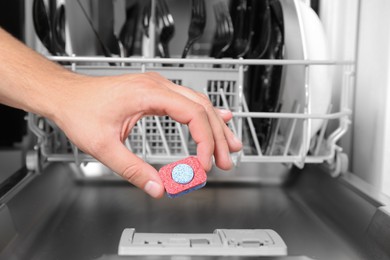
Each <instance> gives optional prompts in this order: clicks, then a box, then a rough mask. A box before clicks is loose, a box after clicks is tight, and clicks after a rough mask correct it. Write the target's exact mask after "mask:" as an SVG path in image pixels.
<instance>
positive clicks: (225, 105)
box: [206, 88, 238, 136]
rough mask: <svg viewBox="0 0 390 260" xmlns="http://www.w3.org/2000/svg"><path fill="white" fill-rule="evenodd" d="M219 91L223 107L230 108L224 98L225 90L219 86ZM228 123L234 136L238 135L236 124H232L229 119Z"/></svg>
mask: <svg viewBox="0 0 390 260" xmlns="http://www.w3.org/2000/svg"><path fill="white" fill-rule="evenodd" d="M219 93H220V94H221V98H222V104H223V108H225V109H227V110H230V108H229V103H228V101H227V99H226V95H225V91H224V90H223V89H222V88H220V89H219ZM206 95H207V93H206ZM228 124H229V125H230V126H231V128H232V131H233V133H234V135H235V136H238V135H237V129H236V126H235V125H234V123H233V122H232V120H230V121H229V122H228Z"/></svg>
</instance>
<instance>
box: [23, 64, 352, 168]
mask: <svg viewBox="0 0 390 260" xmlns="http://www.w3.org/2000/svg"><path fill="white" fill-rule="evenodd" d="M51 59H52V60H54V61H64V62H69V63H70V64H71V65H70V66H69V69H71V70H72V71H74V72H77V73H82V74H87V75H91V76H109V75H119V74H124V73H143V72H148V71H154V72H157V73H160V74H161V75H162V76H164V77H166V78H168V79H170V80H171V81H173V82H174V83H176V84H180V85H183V86H186V87H189V88H192V89H194V90H196V91H199V92H202V93H204V94H206V95H207V96H208V97H209V99H210V101H211V102H212V104H213V105H214V106H215V107H217V108H223V109H229V110H231V111H232V112H233V119H232V120H231V121H230V122H228V126H229V127H230V128H231V129H232V131H233V132H234V134H235V135H236V136H237V137H238V138H240V139H241V140H242V142H243V144H244V148H243V150H242V151H240V152H238V153H235V154H233V155H232V157H233V162H234V163H235V165H239V164H240V163H247V162H251V163H265V162H270V163H288V164H294V165H296V166H298V167H303V166H304V164H305V163H323V162H328V163H333V164H334V165H336V166H335V167H334V170H333V171H332V174H333V175H338V174H340V172H342V171H343V168H345V166H346V164H347V158H346V156H345V155H343V154H342V153H341V150H342V149H341V148H340V147H339V146H338V145H337V142H338V140H339V139H340V138H341V137H342V136H343V135H344V134H345V133H346V131H347V130H348V125H349V121H350V120H349V117H350V115H351V110H350V109H349V108H348V104H349V100H348V97H349V92H350V88H351V86H352V84H353V63H352V62H348V61H307V60H305V61H304V60H244V59H239V60H236V59H160V58H150V59H149V58H134V57H133V58H99V57H74V56H73V57H51ZM108 63H117V65H119V66H108ZM165 64H172V65H171V66H165ZM179 64H185V66H184V67H179V66H178V65H179ZM265 65H280V66H283V68H284V70H286V71H288V68H289V67H290V66H291V67H294V66H295V67H296V66H300V67H302V68H303V70H302V71H304V75H303V77H304V84H303V85H302V86H290V85H289V82H287V81H284V82H283V81H282V84H283V87H282V89H286V88H290V87H295V88H297V87H298V88H299V89H300V91H302V96H303V99H301V100H290V101H291V102H290V103H291V104H292V107H283V101H282V102H281V104H282V109H280V110H279V111H280V112H255V111H251V110H250V109H249V107H248V104H247V101H246V95H247V92H246V89H247V88H248V84H247V82H246V74H247V71H248V68H249V67H250V66H265ZM316 66H333V67H340V68H341V69H342V71H343V80H342V82H343V83H342V85H341V86H340V91H341V98H340V104H339V106H337V107H338V110H337V111H332V105H331V104H330V103H329V105H328V108H327V110H326V111H324V112H323V113H313V112H312V111H311V109H310V104H311V103H312V102H313V100H312V98H313V97H312V95H310V93H313V91H315V90H313V89H312V86H311V85H310V82H309V81H310V77H309V74H310V73H311V69H312V68H313V67H316ZM283 75H284V77H286V76H285V73H284V74H283ZM329 87H331V86H329ZM284 98H286V97H284ZM257 119H269V120H270V122H272V128H271V129H272V133H271V135H270V136H271V137H270V140H269V142H268V143H266V144H265V143H262V142H260V141H259V136H258V134H259V130H258V129H256V127H255V125H254V122H253V121H254V120H257ZM333 120H334V121H335V122H337V123H336V125H337V127H334V129H330V130H329V128H328V122H329V121H333ZM316 121H317V123H318V124H317V125H320V127H319V128H318V130H317V129H316V130H313V122H316ZM28 126H29V129H30V130H31V131H32V132H33V133H34V134H35V135H36V136H37V144H36V146H35V151H34V152H33V153H30V155H29V156H28V158H27V165H28V168H30V169H34V170H39V169H41V168H42V167H44V166H45V164H46V163H49V162H55V161H62V162H75V163H76V164H77V165H80V164H85V163H89V162H94V161H96V160H95V159H94V158H92V157H91V156H89V155H87V154H85V153H83V152H81V151H80V150H79V149H78V148H77V147H76V146H74V145H73V144H72V143H71V142H70V141H69V139H68V138H67V137H66V136H65V135H64V134H63V132H62V131H61V129H59V128H58V127H57V126H56V125H55V124H54V123H53V122H51V121H50V120H48V119H46V118H43V117H41V116H38V115H35V114H31V113H30V114H29V115H28ZM125 145H126V147H127V148H128V149H129V150H130V151H132V152H133V153H135V154H137V155H138V156H140V157H141V158H143V159H144V160H145V161H147V162H149V163H152V164H160V163H162V164H165V163H169V162H173V161H175V160H179V159H181V158H183V157H186V156H189V155H195V153H196V145H195V143H194V142H193V140H192V138H191V135H190V133H189V131H188V128H187V126H185V125H181V124H179V123H177V122H175V121H173V120H172V119H171V118H169V117H167V116H149V117H145V118H143V119H141V120H140V121H139V122H137V124H136V125H135V126H134V128H133V129H132V132H131V134H130V135H129V137H128V138H127V139H126V141H125Z"/></svg>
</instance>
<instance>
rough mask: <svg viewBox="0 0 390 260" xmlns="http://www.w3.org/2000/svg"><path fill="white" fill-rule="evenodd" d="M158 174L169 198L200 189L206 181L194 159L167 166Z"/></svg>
mask: <svg viewBox="0 0 390 260" xmlns="http://www.w3.org/2000/svg"><path fill="white" fill-rule="evenodd" d="M158 174H159V175H160V178H161V180H162V181H163V184H164V187H165V190H166V191H167V195H168V197H170V198H175V197H179V196H181V195H184V194H186V193H189V192H191V191H194V190H197V189H200V188H202V187H203V186H204V185H205V184H206V180H207V175H206V172H205V171H204V169H203V167H202V165H201V164H200V162H199V161H198V159H197V158H196V157H188V158H185V159H183V160H180V161H177V162H174V163H170V164H167V165H165V166H163V167H162V168H161V169H160V170H159V171H158Z"/></svg>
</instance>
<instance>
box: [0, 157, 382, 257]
mask: <svg viewBox="0 0 390 260" xmlns="http://www.w3.org/2000/svg"><path fill="white" fill-rule="evenodd" d="M291 175H292V176H295V175H298V176H297V178H296V180H292V181H290V182H288V183H286V184H284V185H259V184H232V183H230V184H229V183H208V184H207V186H206V187H205V188H203V189H201V190H199V191H196V192H193V193H191V194H188V195H186V196H184V197H180V198H176V199H169V198H163V199H161V200H154V199H151V198H150V197H149V196H148V195H146V194H145V193H144V192H143V191H141V190H139V189H136V188H134V187H132V186H130V185H129V184H128V183H126V182H124V181H112V182H107V181H105V182H98V181H97V182H93V181H89V182H88V181H83V182H80V181H75V180H72V178H73V176H74V174H72V170H71V167H69V165H67V164H62V163H56V164H51V165H50V166H49V167H48V168H47V169H46V171H45V172H44V173H43V174H42V175H40V176H38V177H37V178H36V179H34V180H33V181H32V182H30V183H29V185H28V186H27V187H26V188H25V189H24V190H22V191H21V192H20V193H18V194H17V195H16V196H15V197H13V198H11V199H10V200H9V202H8V203H7V205H8V208H9V210H10V212H11V215H12V216H13V218H14V221H15V226H16V227H17V229H18V230H17V232H18V234H19V235H18V236H15V239H14V240H13V241H12V242H10V243H9V245H8V247H6V248H5V250H3V253H2V254H0V258H1V257H2V256H4V257H6V258H4V259H11V257H13V258H12V259H18V260H19V259H20V260H21V259H41V260H44V259H96V258H103V259H104V258H106V257H107V258H110V259H112V258H115V256H116V255H117V250H118V244H119V239H120V236H121V233H122V231H123V229H125V228H135V229H136V230H137V232H143V233H211V232H212V231H213V230H215V229H218V228H224V229H273V230H275V231H276V232H277V233H278V234H279V235H280V236H281V237H282V238H283V240H284V241H285V243H286V244H287V247H288V255H289V256H307V257H309V258H314V259H370V257H369V255H368V252H367V249H366V248H365V247H362V243H364V241H360V240H359V239H358V237H357V236H353V235H351V234H350V233H349V232H348V230H346V229H345V228H343V227H341V226H343V225H344V227H348V226H349V224H350V221H349V219H346V218H344V216H343V215H342V212H341V211H340V212H341V213H340V215H339V216H338V219H336V220H334V219H332V216H331V214H329V213H328V212H334V213H337V211H336V210H337V206H335V205H332V203H328V202H331V201H332V198H331V197H332V195H331V194H332V192H333V191H332V186H335V185H337V183H338V182H339V181H338V180H337V179H333V178H331V177H330V176H328V175H327V174H324V173H323V172H321V170H319V167H312V168H309V169H308V170H306V171H305V170H304V171H303V172H302V171H296V173H294V172H292V174H291ZM294 179H295V178H294ZM321 183H323V184H324V185H327V189H328V191H332V192H329V194H330V195H329V197H325V196H324V197H321V196H323V192H321V190H316V189H317V188H316V186H318V185H319V184H321ZM44 185H46V186H47V187H43V186H44ZM321 185H322V184H321ZM49 187H50V188H49ZM323 188H325V187H323ZM43 190H44V191H43ZM344 190H345V189H344ZM34 192H35V193H37V194H38V195H36V196H34ZM334 193H337V188H336V189H335V190H334ZM313 194H317V195H313ZM349 199H351V198H346V199H345V198H344V202H347V201H348V200H349ZM341 200H343V199H342V198H341ZM318 201H322V202H323V203H318ZM348 203H349V202H348ZM367 203H368V204H369V205H371V206H369V208H366V209H361V212H360V216H359V215H356V218H361V219H362V221H361V222H360V223H357V224H356V223H355V225H360V227H361V229H362V230H364V229H365V228H366V225H368V224H369V221H370V218H369V217H367V219H365V216H371V215H373V214H374V213H375V208H376V207H375V205H372V204H370V202H367ZM26 204H28V205H35V206H34V207H27V208H26ZM319 204H320V205H319ZM349 204H351V203H349ZM325 207H329V209H325ZM332 207H333V208H332ZM34 208H35V209H34ZM26 211H28V212H26ZM34 211H36V212H39V214H38V213H36V214H34ZM364 212H367V213H364ZM365 214H366V215H365ZM16 215H17V216H16ZM336 215H337V214H336ZM34 216H35V217H34ZM30 222H31V223H30ZM355 222H356V221H355ZM340 223H341V224H340ZM351 223H352V224H354V223H353V221H352V222H351ZM355 229H356V228H355ZM362 232H364V231H362ZM1 259H2V258H1ZM118 259H119V257H118ZM120 259H122V258H120ZM194 259H195V258H194ZM282 259H283V258H282ZM286 259H288V258H286Z"/></svg>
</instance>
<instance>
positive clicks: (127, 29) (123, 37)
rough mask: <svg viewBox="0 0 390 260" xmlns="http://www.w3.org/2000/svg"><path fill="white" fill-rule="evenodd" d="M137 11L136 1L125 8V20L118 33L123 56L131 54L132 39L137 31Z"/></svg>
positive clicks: (133, 39)
mask: <svg viewBox="0 0 390 260" xmlns="http://www.w3.org/2000/svg"><path fill="white" fill-rule="evenodd" d="M138 13H139V5H138V3H136V4H134V5H132V6H131V7H128V8H127V9H126V21H125V23H124V24H123V26H122V29H121V30H120V33H119V43H120V44H121V45H122V47H123V56H124V57H128V56H130V55H132V54H133V49H134V41H135V36H136V31H137V21H138Z"/></svg>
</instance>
